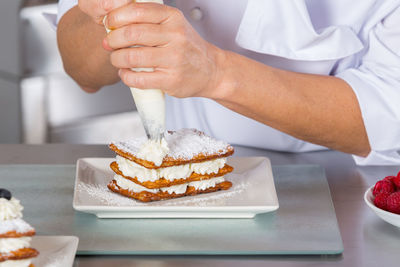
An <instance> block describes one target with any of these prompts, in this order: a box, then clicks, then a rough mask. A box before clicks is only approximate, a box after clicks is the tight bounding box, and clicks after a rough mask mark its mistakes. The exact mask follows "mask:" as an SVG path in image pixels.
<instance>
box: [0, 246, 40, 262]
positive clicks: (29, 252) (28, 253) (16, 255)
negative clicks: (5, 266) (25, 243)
mask: <svg viewBox="0 0 400 267" xmlns="http://www.w3.org/2000/svg"><path fill="white" fill-rule="evenodd" d="M37 255H39V251H37V250H36V249H34V248H21V249H19V250H16V251H12V252H9V253H0V262H2V261H6V260H22V259H29V258H34V257H36V256H37Z"/></svg>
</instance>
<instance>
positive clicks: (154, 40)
mask: <svg viewBox="0 0 400 267" xmlns="http://www.w3.org/2000/svg"><path fill="white" fill-rule="evenodd" d="M162 27H163V26H162V25H159V24H130V25H127V26H123V27H121V28H118V29H116V30H113V31H111V32H110V33H109V34H108V35H107V37H106V41H107V44H108V46H109V47H110V48H112V49H119V48H124V47H129V46H134V45H142V46H163V45H165V44H166V43H168V40H169V38H168V32H165V31H163V29H162Z"/></svg>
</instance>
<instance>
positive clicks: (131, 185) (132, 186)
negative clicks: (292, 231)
mask: <svg viewBox="0 0 400 267" xmlns="http://www.w3.org/2000/svg"><path fill="white" fill-rule="evenodd" d="M114 180H115V181H116V182H117V185H118V186H119V187H121V188H122V189H126V190H129V191H132V192H135V193H140V192H142V191H147V192H151V193H154V194H156V193H158V192H160V191H162V192H168V193H169V194H172V193H175V194H183V193H185V192H186V190H187V187H188V186H193V187H194V188H195V189H196V190H205V189H207V188H210V187H214V186H215V185H217V184H219V183H222V182H223V181H225V178H224V177H223V176H221V177H216V178H211V179H207V180H201V181H194V182H190V183H185V184H179V185H173V186H169V187H161V188H160V189H149V188H146V187H144V186H141V185H139V184H137V183H135V182H132V181H131V180H128V179H125V178H124V177H122V176H120V175H118V174H116V175H115V176H114Z"/></svg>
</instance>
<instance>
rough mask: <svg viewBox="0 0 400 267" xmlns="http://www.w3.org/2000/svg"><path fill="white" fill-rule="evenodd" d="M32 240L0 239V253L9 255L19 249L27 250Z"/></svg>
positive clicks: (25, 238) (21, 238)
mask: <svg viewBox="0 0 400 267" xmlns="http://www.w3.org/2000/svg"><path fill="white" fill-rule="evenodd" d="M31 240H32V238H30V237H27V236H24V237H18V238H0V253H9V252H11V251H16V250H18V249H21V248H28V247H29V246H30V243H31Z"/></svg>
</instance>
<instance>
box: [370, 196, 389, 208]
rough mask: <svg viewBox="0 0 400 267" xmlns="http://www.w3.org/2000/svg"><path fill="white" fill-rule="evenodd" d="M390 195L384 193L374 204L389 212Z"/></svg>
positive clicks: (376, 198)
mask: <svg viewBox="0 0 400 267" xmlns="http://www.w3.org/2000/svg"><path fill="white" fill-rule="evenodd" d="M389 196H390V194H387V193H382V194H379V195H377V196H376V197H375V199H374V204H375V206H377V207H378V208H380V209H383V210H387V199H388V197H389Z"/></svg>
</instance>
